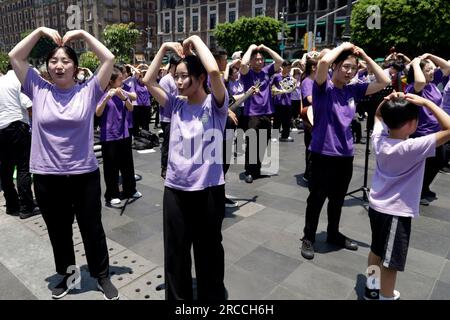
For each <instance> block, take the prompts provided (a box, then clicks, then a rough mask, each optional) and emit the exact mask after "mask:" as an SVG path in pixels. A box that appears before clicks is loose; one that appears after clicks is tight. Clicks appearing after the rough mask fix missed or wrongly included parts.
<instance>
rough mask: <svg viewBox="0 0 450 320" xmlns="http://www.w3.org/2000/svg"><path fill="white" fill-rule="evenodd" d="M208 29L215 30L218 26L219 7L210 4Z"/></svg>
mask: <svg viewBox="0 0 450 320" xmlns="http://www.w3.org/2000/svg"><path fill="white" fill-rule="evenodd" d="M208 17H209V19H208V29H209V30H213V29H214V28H215V27H216V22H217V7H216V6H209V7H208Z"/></svg>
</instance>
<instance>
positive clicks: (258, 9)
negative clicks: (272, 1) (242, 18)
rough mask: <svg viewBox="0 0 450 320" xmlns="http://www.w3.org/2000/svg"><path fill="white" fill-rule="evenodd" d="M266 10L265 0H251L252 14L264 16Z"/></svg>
mask: <svg viewBox="0 0 450 320" xmlns="http://www.w3.org/2000/svg"><path fill="white" fill-rule="evenodd" d="M265 11H266V0H253V16H254V17H258V16H264V15H265Z"/></svg>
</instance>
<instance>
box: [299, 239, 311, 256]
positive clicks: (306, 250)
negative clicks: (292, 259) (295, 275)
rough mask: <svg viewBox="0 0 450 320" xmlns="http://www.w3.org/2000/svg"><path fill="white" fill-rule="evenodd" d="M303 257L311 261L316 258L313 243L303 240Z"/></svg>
mask: <svg viewBox="0 0 450 320" xmlns="http://www.w3.org/2000/svg"><path fill="white" fill-rule="evenodd" d="M301 252H302V256H303V258H305V259H308V260H311V259H313V258H314V246H313V244H312V242H311V241H309V240H306V239H302V248H301Z"/></svg>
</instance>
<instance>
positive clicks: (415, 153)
mask: <svg viewBox="0 0 450 320" xmlns="http://www.w3.org/2000/svg"><path fill="white" fill-rule="evenodd" d="M403 148H404V151H405V152H408V153H409V154H411V157H412V158H414V159H417V160H420V161H421V160H424V159H426V158H429V157H434V156H435V155H436V134H435V133H433V134H429V135H426V136H423V137H419V138H410V139H408V140H406V141H405V143H404V144H403Z"/></svg>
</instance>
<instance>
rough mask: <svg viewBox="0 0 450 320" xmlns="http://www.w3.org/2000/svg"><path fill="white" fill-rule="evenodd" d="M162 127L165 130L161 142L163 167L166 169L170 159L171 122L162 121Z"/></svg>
mask: <svg viewBox="0 0 450 320" xmlns="http://www.w3.org/2000/svg"><path fill="white" fill-rule="evenodd" d="M161 129H162V131H163V141H162V144H161V168H162V169H163V170H166V169H167V161H168V159H169V141H170V122H164V121H161Z"/></svg>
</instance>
